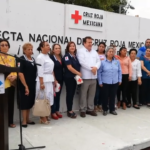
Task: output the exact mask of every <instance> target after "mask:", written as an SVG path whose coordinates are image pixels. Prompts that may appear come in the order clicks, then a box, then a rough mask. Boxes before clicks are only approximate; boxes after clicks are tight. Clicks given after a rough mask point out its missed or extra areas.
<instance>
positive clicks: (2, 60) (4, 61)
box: [0, 56, 17, 89]
mask: <svg viewBox="0 0 150 150" xmlns="http://www.w3.org/2000/svg"><path fill="white" fill-rule="evenodd" d="M0 64H1V65H6V66H8V67H15V66H16V61H15V58H13V57H12V56H7V57H5V56H1V57H0ZM9 75H12V76H17V73H16V72H12V73H10V74H9ZM9 87H11V82H10V80H8V79H7V78H6V80H5V89H6V88H9Z"/></svg>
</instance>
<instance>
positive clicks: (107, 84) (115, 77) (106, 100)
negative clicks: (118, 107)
mask: <svg viewBox="0 0 150 150" xmlns="http://www.w3.org/2000/svg"><path fill="white" fill-rule="evenodd" d="M121 80H122V73H121V66H120V62H119V61H118V60H116V59H115V58H114V49H113V47H108V48H107V50H106V59H105V60H104V61H102V62H101V67H100V68H99V70H98V81H99V85H100V87H102V92H103V99H102V108H103V115H104V116H106V115H107V111H108V105H109V111H110V113H111V114H113V115H117V113H116V111H115V96H116V93H117V89H118V86H119V85H120V84H121Z"/></svg>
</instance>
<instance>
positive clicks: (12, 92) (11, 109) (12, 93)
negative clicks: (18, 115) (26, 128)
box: [6, 86, 15, 125]
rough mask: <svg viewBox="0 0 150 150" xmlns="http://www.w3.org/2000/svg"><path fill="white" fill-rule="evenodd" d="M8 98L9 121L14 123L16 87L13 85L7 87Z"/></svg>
mask: <svg viewBox="0 0 150 150" xmlns="http://www.w3.org/2000/svg"><path fill="white" fill-rule="evenodd" d="M6 94H7V99H8V123H9V125H10V124H13V119H14V99H15V87H13V86H11V87H9V88H7V89H6Z"/></svg>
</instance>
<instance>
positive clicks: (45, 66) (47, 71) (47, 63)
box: [36, 53, 54, 82]
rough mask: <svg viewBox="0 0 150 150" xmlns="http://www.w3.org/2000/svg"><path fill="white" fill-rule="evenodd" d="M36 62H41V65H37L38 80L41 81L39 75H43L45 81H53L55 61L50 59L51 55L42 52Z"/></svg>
mask: <svg viewBox="0 0 150 150" xmlns="http://www.w3.org/2000/svg"><path fill="white" fill-rule="evenodd" d="M36 62H37V63H38V64H41V66H37V69H38V71H37V73H38V76H37V78H36V81H39V77H43V82H53V81H54V76H53V68H54V62H53V61H52V60H51V59H50V57H49V55H48V54H42V53H40V54H39V55H38V57H37V60H36Z"/></svg>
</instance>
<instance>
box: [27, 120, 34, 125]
mask: <svg viewBox="0 0 150 150" xmlns="http://www.w3.org/2000/svg"><path fill="white" fill-rule="evenodd" d="M27 124H30V125H35V122H33V121H31V122H27Z"/></svg>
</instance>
